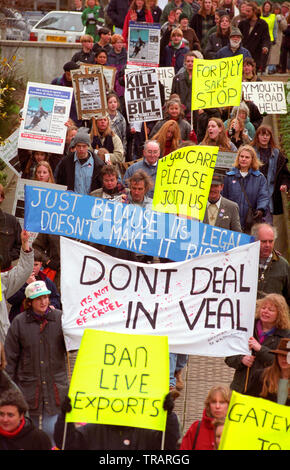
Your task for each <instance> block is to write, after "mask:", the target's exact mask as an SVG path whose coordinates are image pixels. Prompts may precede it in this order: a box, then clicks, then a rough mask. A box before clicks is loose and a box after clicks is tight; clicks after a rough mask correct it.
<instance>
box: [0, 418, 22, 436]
mask: <svg viewBox="0 0 290 470" xmlns="http://www.w3.org/2000/svg"><path fill="white" fill-rule="evenodd" d="M24 424H25V418H24V416H22V418H21V421H20V423H19V426H18V427H17V428H16V429H15V430H14V431H5V430H4V429H2V428H1V427H0V435H1V436H4V437H8V438H12V437H15V436H17V435H18V434H19V433H20V431H22V429H23V427H24Z"/></svg>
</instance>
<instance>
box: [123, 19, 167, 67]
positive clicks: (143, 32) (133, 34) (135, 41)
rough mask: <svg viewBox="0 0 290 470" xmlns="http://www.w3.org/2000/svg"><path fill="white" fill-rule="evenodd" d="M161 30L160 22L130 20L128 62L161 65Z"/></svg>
mask: <svg viewBox="0 0 290 470" xmlns="http://www.w3.org/2000/svg"><path fill="white" fill-rule="evenodd" d="M160 30H161V26H160V24H158V23H154V24H153V23H140V22H134V21H130V22H129V38H128V60H127V63H128V64H130V65H141V66H143V67H158V66H159V51H160Z"/></svg>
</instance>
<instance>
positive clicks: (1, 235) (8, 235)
mask: <svg viewBox="0 0 290 470" xmlns="http://www.w3.org/2000/svg"><path fill="white" fill-rule="evenodd" d="M20 248H21V226H20V224H19V222H18V220H17V218H16V217H15V216H14V215H12V214H7V212H3V211H2V210H1V209H0V256H1V258H2V259H1V258H0V267H1V270H6V269H8V268H10V267H11V262H12V261H13V260H16V259H18V258H19V255H20Z"/></svg>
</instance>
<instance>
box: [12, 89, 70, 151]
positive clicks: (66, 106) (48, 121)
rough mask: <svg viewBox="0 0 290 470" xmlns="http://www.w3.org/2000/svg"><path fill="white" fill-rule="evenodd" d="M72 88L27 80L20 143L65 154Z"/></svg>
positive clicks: (24, 145)
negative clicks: (66, 124)
mask: <svg viewBox="0 0 290 470" xmlns="http://www.w3.org/2000/svg"><path fill="white" fill-rule="evenodd" d="M72 95H73V89H72V88H69V87H63V86H56V85H49V84H46V83H33V82H28V84H27V88H26V95H25V101H24V107H23V120H22V121H21V124H20V133H19V140H18V147H19V148H21V149H27V150H40V151H42V152H52V153H58V154H62V153H63V150H64V145H65V138H66V131H67V127H66V126H65V123H66V122H67V120H68V118H69V113H70V107H71V100H72Z"/></svg>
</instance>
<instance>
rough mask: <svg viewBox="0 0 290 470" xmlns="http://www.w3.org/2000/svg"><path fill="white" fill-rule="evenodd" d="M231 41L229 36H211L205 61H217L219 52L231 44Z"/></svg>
mask: <svg viewBox="0 0 290 470" xmlns="http://www.w3.org/2000/svg"><path fill="white" fill-rule="evenodd" d="M229 42H230V39H229V37H228V36H221V35H220V34H218V33H214V34H211V35H210V36H209V38H208V40H207V44H206V47H205V50H204V58H205V59H215V58H216V55H217V52H218V51H219V50H220V49H221V48H222V47H225V46H227V45H228V44H229Z"/></svg>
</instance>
